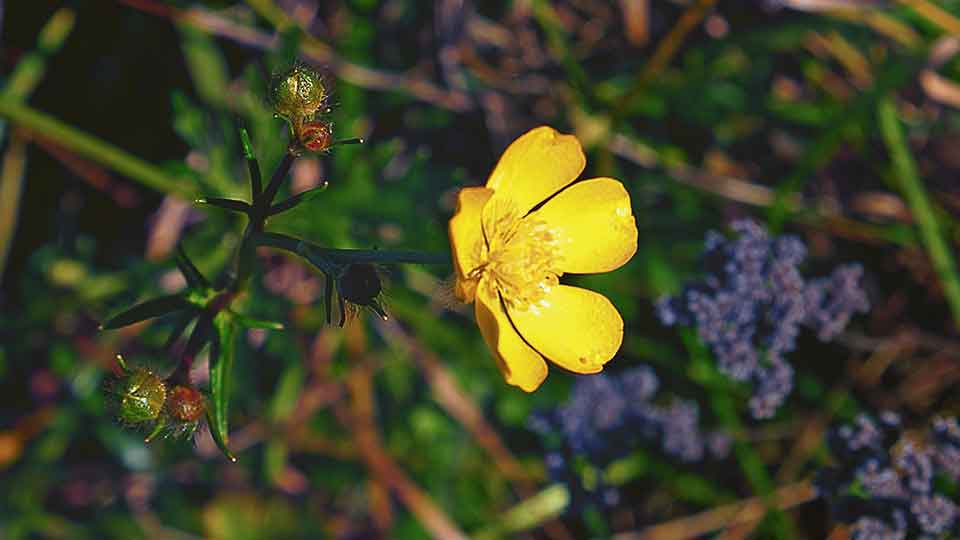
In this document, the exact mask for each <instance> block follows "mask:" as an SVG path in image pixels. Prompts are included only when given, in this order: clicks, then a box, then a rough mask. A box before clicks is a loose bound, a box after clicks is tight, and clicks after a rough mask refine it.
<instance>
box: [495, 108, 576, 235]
mask: <svg viewBox="0 0 960 540" xmlns="http://www.w3.org/2000/svg"><path fill="white" fill-rule="evenodd" d="M586 163H587V159H586V157H584V155H583V148H581V146H580V142H579V141H577V138H576V137H574V136H573V135H561V134H560V133H559V132H557V130H555V129H553V128H551V127H548V126H541V127H538V128H536V129H532V130H530V131H528V132H527V133H525V134H523V135H521V136H520V138H518V139H517V140H515V141H513V143H511V144H510V146H508V147H507V149H506V150H505V151H504V152H503V155H502V156H501V157H500V161H499V162H498V163H497V166H496V168H494V169H493V173H491V174H490V178H489V179H488V180H487V187H488V188H490V189H492V190H494V191H496V192H497V198H501V197H502V198H505V199H508V200H509V201H510V203H511V204H510V206H513V207H515V210H516V211H517V212H518V213H519V215H520V216H523V215H524V214H526V213H527V212H529V211H530V209H531V208H533V207H534V206H536V205H538V204H540V203H541V202H542V201H544V200H545V199H546V198H547V197H549V196H551V195H553V194H554V193H556V192H557V191H560V190H561V189H562V188H563V187H564V186H566V185H567V184H569V183H570V182H573V181H574V180H576V178H577V177H578V176H580V173H581V172H583V168H584V166H585V165H586Z"/></svg>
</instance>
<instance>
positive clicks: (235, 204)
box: [196, 197, 252, 214]
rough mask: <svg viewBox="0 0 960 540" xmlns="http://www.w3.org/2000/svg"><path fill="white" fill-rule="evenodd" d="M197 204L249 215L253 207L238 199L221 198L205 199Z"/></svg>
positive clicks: (198, 200) (201, 199) (197, 201)
mask: <svg viewBox="0 0 960 540" xmlns="http://www.w3.org/2000/svg"><path fill="white" fill-rule="evenodd" d="M196 203H197V204H202V205H209V206H216V207H217V208H223V209H224V210H230V211H231V212H240V213H241V214H248V213H250V210H251V209H252V207H251V206H250V205H249V204H247V203H246V202H244V201H238V200H236V199H224V198H221V197H203V198H200V199H197V200H196Z"/></svg>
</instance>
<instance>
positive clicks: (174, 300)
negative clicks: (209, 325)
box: [100, 294, 195, 330]
mask: <svg viewBox="0 0 960 540" xmlns="http://www.w3.org/2000/svg"><path fill="white" fill-rule="evenodd" d="M192 307H195V306H194V305H193V304H191V303H190V302H189V301H188V300H187V298H186V297H185V296H184V295H182V294H171V295H167V296H161V297H159V298H153V299H151V300H147V301H146V302H142V303H140V304H137V305H135V306H133V307H131V308H129V309H127V310H125V311H122V312H120V313H118V314H117V315H114V316H113V317H110V318H109V319H107V320H106V321H105V322H104V323H103V324H101V325H100V328H101V329H103V330H113V329H115V328H121V327H123V326H127V325H131V324H133V323H138V322H140V321H145V320H147V319H152V318H154V317H159V316H161V315H166V314H168V313H173V312H175V311H182V310H184V309H189V308H192Z"/></svg>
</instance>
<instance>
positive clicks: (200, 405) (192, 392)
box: [167, 386, 207, 422]
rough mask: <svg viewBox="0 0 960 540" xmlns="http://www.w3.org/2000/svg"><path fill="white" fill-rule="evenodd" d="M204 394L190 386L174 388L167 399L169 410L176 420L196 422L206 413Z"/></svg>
mask: <svg viewBox="0 0 960 540" xmlns="http://www.w3.org/2000/svg"><path fill="white" fill-rule="evenodd" d="M206 408H207V407H206V401H205V400H204V397H203V394H201V393H200V392H199V391H198V390H197V389H196V388H191V387H189V386H174V387H173V389H172V390H170V396H169V397H168V398H167V410H168V411H169V412H170V416H172V417H173V419H174V420H178V421H180V422H196V421H198V420H200V418H202V417H203V414H204V413H205V412H206Z"/></svg>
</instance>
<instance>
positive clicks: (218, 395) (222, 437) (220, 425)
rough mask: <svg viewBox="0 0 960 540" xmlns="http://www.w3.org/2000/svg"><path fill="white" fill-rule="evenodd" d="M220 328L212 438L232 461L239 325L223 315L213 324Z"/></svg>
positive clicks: (213, 370) (213, 367) (214, 356)
mask: <svg viewBox="0 0 960 540" xmlns="http://www.w3.org/2000/svg"><path fill="white" fill-rule="evenodd" d="M213 325H214V327H215V328H216V332H215V334H214V339H213V343H212V346H211V348H210V401H211V404H212V405H213V406H212V407H211V408H210V410H209V412H208V420H209V422H210V434H211V435H213V440H214V442H216V443H217V446H218V447H220V450H221V451H222V452H223V454H224V455H225V456H227V458H228V459H229V460H230V461H233V462H236V461H237V457H236V456H234V455H233V453H232V452H230V449H229V448H228V447H227V444H228V442H229V428H228V425H227V418H228V416H229V410H230V383H231V381H232V378H231V372H232V370H233V362H234V359H235V357H236V341H237V340H236V329H237V327H236V324H235V323H234V321H233V319H232V318H231V317H230V315H229V314H228V313H226V312H222V313H220V314H219V315H217V316H216V317H215V318H214V320H213Z"/></svg>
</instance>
